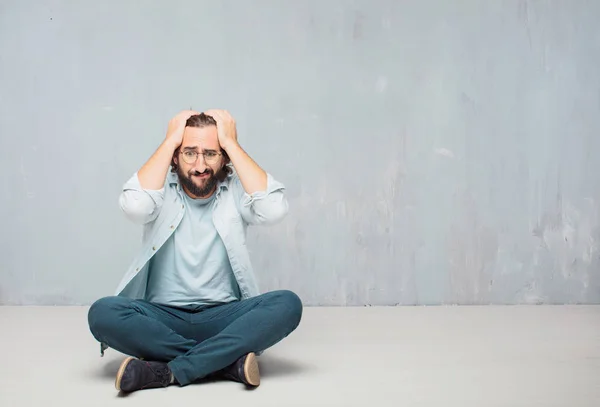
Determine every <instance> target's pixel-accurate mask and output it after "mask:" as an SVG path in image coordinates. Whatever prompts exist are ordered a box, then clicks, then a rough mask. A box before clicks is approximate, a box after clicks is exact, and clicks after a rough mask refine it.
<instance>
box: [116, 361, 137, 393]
mask: <svg viewBox="0 0 600 407" xmlns="http://www.w3.org/2000/svg"><path fill="white" fill-rule="evenodd" d="M133 359H135V358H133V357H131V356H130V357H128V358H127V359H125V360H124V361H123V363H121V367H119V371H118V372H117V378H116V379H115V388H116V389H117V391H121V379H122V378H123V373H125V369H126V368H127V365H128V364H129V362H131V361H132V360H133Z"/></svg>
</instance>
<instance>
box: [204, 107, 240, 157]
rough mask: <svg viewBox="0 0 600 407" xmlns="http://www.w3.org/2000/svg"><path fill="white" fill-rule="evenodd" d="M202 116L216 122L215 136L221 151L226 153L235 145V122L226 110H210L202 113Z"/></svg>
mask: <svg viewBox="0 0 600 407" xmlns="http://www.w3.org/2000/svg"><path fill="white" fill-rule="evenodd" d="M204 114H205V115H207V116H211V117H212V118H213V119H215V121H216V122H217V135H218V137H219V144H220V145H221V148H223V150H225V151H228V149H231V148H232V147H234V146H236V145H237V129H236V127H235V120H233V117H231V114H229V112H228V111H227V110H220V109H211V110H207V111H206V112H204Z"/></svg>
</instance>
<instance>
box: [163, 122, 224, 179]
mask: <svg viewBox="0 0 600 407" xmlns="http://www.w3.org/2000/svg"><path fill="white" fill-rule="evenodd" d="M208 126H215V127H216V126H217V122H216V121H215V119H213V117H212V116H208V115H206V114H204V113H200V114H196V115H194V116H190V118H189V119H187V121H186V122H185V127H197V128H199V129H201V128H204V127H208ZM179 151H180V148H179V147H178V148H177V150H175V154H173V159H172V160H171V172H175V173H176V172H177V163H175V157H176V156H178V155H179ZM221 154H223V158H224V159H225V160H224V161H225V165H224V166H223V168H222V169H221V170H219V171H217V172H215V176H216V177H217V179H218V180H219V181H223V180H224V179H225V178H227V176H228V175H229V174H231V173H232V171H231V168H230V167H229V165H227V164H229V156H228V155H227V153H226V152H225V150H223V149H221Z"/></svg>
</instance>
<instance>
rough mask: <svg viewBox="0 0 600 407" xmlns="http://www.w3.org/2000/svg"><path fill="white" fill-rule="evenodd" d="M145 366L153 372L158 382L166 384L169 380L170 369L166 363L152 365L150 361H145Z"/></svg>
mask: <svg viewBox="0 0 600 407" xmlns="http://www.w3.org/2000/svg"><path fill="white" fill-rule="evenodd" d="M146 366H147V367H148V368H149V369H150V370H151V371H152V373H154V376H156V378H157V379H158V381H159V382H160V383H167V384H168V383H170V382H171V371H170V369H169V367H168V366H167V365H162V364H160V365H158V364H157V365H154V366H152V365H151V364H150V362H146Z"/></svg>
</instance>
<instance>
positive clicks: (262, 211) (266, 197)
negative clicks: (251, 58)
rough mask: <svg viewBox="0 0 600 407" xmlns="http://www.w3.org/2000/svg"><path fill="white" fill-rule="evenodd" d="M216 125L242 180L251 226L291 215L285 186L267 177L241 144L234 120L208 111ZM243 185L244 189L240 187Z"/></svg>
mask: <svg viewBox="0 0 600 407" xmlns="http://www.w3.org/2000/svg"><path fill="white" fill-rule="evenodd" d="M205 114H206V115H208V116H212V117H213V118H214V119H215V121H216V122H217V135H218V137H219V144H220V145H221V148H223V150H225V151H226V152H227V155H228V156H229V159H230V160H231V164H233V167H234V168H235V171H236V173H237V176H238V178H239V184H241V185H235V186H234V187H238V189H240V191H239V193H238V195H239V196H240V199H241V203H240V207H241V208H240V209H241V213H242V216H243V217H244V219H245V220H246V221H247V222H248V223H252V224H259V223H275V222H277V221H279V220H281V219H282V218H283V217H284V216H285V215H286V214H287V212H288V202H287V199H286V197H285V195H284V193H283V190H284V189H285V188H284V186H283V184H281V183H279V182H277V181H275V180H274V179H273V177H271V176H270V175H269V174H267V173H266V172H265V171H264V170H263V169H262V168H261V167H260V166H259V165H258V164H257V163H256V162H255V161H254V160H253V159H252V158H251V157H250V156H249V155H248V154H247V153H246V152H245V151H244V150H243V149H242V147H241V146H240V145H239V143H238V141H237V129H236V125H235V121H234V120H233V118H232V117H231V115H230V114H229V112H227V111H225V110H208V111H206V112H205ZM240 186H241V188H239V187H240Z"/></svg>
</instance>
